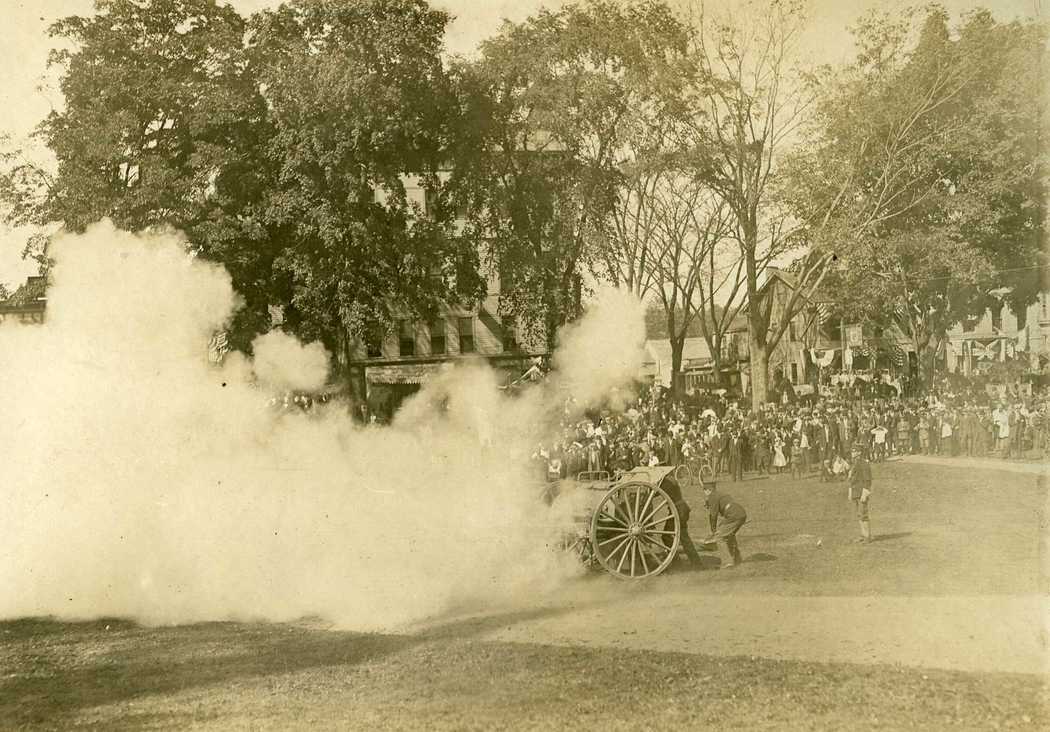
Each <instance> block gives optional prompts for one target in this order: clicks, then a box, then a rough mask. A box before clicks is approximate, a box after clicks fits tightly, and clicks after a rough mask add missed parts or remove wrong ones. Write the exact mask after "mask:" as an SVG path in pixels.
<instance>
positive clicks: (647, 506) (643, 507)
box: [638, 491, 656, 516]
mask: <svg viewBox="0 0 1050 732" xmlns="http://www.w3.org/2000/svg"><path fill="white" fill-rule="evenodd" d="M655 495H656V493H655V492H654V491H649V497H648V498H646V499H645V505H644V506H642V510H641V511H640V512H639V513H638V515H639V516H644V515H645V512H646V511H648V510H649V504H650V503H652V502H653V496H655Z"/></svg>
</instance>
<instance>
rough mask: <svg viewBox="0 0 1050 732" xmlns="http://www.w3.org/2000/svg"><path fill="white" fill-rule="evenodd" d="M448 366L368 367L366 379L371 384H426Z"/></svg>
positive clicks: (411, 364) (432, 364)
mask: <svg viewBox="0 0 1050 732" xmlns="http://www.w3.org/2000/svg"><path fill="white" fill-rule="evenodd" d="M445 366H446V364H444V363H398V364H387V365H384V366H368V367H367V368H366V370H365V379H366V380H367V381H368V382H369V383H370V384H425V383H426V382H427V381H429V380H430V379H431V378H433V377H434V376H436V375H437V374H438V373H440V372H441V370H442V369H443V368H444V367H445Z"/></svg>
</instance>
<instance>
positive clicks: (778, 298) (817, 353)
mask: <svg viewBox="0 0 1050 732" xmlns="http://www.w3.org/2000/svg"><path fill="white" fill-rule="evenodd" d="M796 287H797V283H796V280H795V278H794V276H793V275H792V274H791V273H790V272H785V271H784V270H781V269H779V268H775V267H769V268H768V269H767V271H766V277H765V280H764V282H763V284H762V286H761V287H760V288H759V292H760V293H761V294H762V297H763V299H765V298H766V297H771V298H772V303H771V305H770V307H771V308H772V310H771V313H770V321H769V322H770V324H771V326H773V325H774V324H777V323H780V322H781V318H782V315H783V313H784V310H785V308H787V307H788V304H789V301H790V299H791V297H792V295H793V294H794V292H795V288H796ZM829 305H830V298H828V297H825V296H824V295H823V294H822V293H821V292H820V291H819V290H818V292H817V293H815V294H814V295H812V296H811V297H808V298H806V299H805V301H804V302H803V303H802V305H801V307H799V309H798V312H797V313H796V314H795V316H794V317H793V318H792V319H791V320H790V321H789V323H788V327H787V329H786V330H785V331H784V334H783V336H782V337H781V339H780V341H779V342H778V343H777V345H776V347H775V348H774V349H773V352H772V353H771V354H770V358H769V377H770V383H773V382H774V381H775V380H776V379H777V378H778V377H779V378H782V379H784V380H785V381H786V382H788V383H790V384H792V385H793V386H795V387H803V388H802V390H801V391H803V392H804V391H805V390H806V386H805V385H807V384H812V383H814V382H815V381H816V379H817V378H818V377H819V376H820V375H821V373H822V372H825V373H837V372H842V371H851V372H857V373H863V372H866V371H870V370H872V369H887V370H894V369H906V368H913V367H914V364H913V363H911V362H913V361H914V355H913V354H912V355H909V354H910V352H911V351H914V348H913V347H912V345H911V342H910V339H909V338H908V337H907V336H906V335H905V334H904V333H902V332H901V331H900V329H898V328H897V327H892V328H886V329H883V328H879V327H876V326H874V325H872V324H847V323H843V322H842V321H841V320H839V319H837V318H831V317H828V313H829V311H830V307H829ZM723 346H724V347H723V349H722V363H723V364H724V365H725V366H726V367H727V368H729V369H733V368H735V369H736V370H737V371H738V372H739V374H740V388H741V390H742V391H746V390H747V388H748V382H749V380H750V371H751V367H750V360H751V359H750V355H751V354H750V339H749V336H748V321H747V306H746V305H745V306H744V308H743V309H742V312H741V314H740V315H739V316H737V317H736V318H735V319H734V320H733V322H732V324H731V325H730V327H729V330H728V332H727V334H726V338H725V340H724V341H723ZM844 346H845V348H844Z"/></svg>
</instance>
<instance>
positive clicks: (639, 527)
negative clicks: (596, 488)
mask: <svg viewBox="0 0 1050 732" xmlns="http://www.w3.org/2000/svg"><path fill="white" fill-rule="evenodd" d="M681 533H682V522H681V519H680V518H679V516H678V508H677V507H676V506H675V505H674V502H673V501H672V500H671V498H670V496H668V495H667V494H666V493H665V492H664V491H663V489H661V488H659V487H657V486H654V485H652V484H650V483H643V482H627V483H621V484H619V485H615V486H613V487H612V488H611V489H609V492H608V493H606V494H605V495H604V496H602V500H601V502H600V503H599V504H598V507H597V509H595V511H594V516H593V517H592V518H591V549H592V551H593V552H594V558H595V559H597V560H598V563H599V564H601V565H602V567H604V568H605V570H606V571H607V572H609V574H611V575H613V576H614V577H618V578H620V579H644V578H646V577H655V576H656V575H658V574H660V573H661V572H663V571H664V570H665V569H667V568H668V567H669V566H670V565H671V562H673V561H674V559H675V556H676V555H677V553H678V542H679V540H680V538H681Z"/></svg>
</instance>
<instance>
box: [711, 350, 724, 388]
mask: <svg viewBox="0 0 1050 732" xmlns="http://www.w3.org/2000/svg"><path fill="white" fill-rule="evenodd" d="M719 345H721V344H719ZM711 381H713V382H714V383H715V385H718V384H719V383H721V381H722V355H721V354H720V353H719V352H718V351H713V352H712V353H711Z"/></svg>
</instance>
